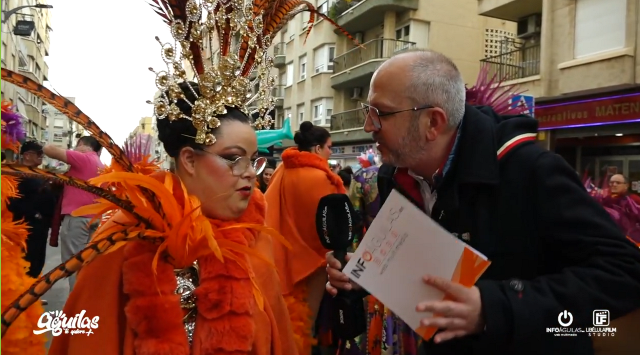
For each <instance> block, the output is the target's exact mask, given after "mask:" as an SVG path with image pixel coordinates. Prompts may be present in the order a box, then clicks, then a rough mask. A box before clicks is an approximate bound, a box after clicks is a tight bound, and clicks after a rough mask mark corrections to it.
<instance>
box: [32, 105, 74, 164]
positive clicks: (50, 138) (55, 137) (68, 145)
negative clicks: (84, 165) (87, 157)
mask: <svg viewBox="0 0 640 355" xmlns="http://www.w3.org/2000/svg"><path fill="white" fill-rule="evenodd" d="M67 99H68V100H69V101H71V102H73V103H75V102H76V99H75V98H74V97H67ZM42 115H43V116H44V122H45V125H44V131H43V132H42V142H43V143H45V144H51V145H54V146H56V147H59V148H63V149H72V148H73V147H75V144H76V140H77V139H78V138H80V137H81V136H82V135H83V134H84V128H83V127H82V126H80V125H79V124H77V123H75V122H73V121H72V120H70V119H69V118H68V117H67V116H66V115H65V114H64V113H62V112H60V111H58V110H57V109H55V108H54V107H52V106H50V105H47V104H46V103H45V104H43V105H42ZM43 164H44V165H45V166H46V167H48V168H52V169H58V170H66V169H67V168H68V166H67V164H65V163H63V162H60V161H58V160H55V159H50V158H48V157H45V158H44V161H43Z"/></svg>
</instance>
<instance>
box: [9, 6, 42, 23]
mask: <svg viewBox="0 0 640 355" xmlns="http://www.w3.org/2000/svg"><path fill="white" fill-rule="evenodd" d="M27 8H36V9H53V5H47V4H35V5H24V6H18V7H15V8H13V9H11V10H7V11H2V23H5V22H7V20H8V19H9V17H11V16H12V15H13V14H15V13H16V12H18V11H20V10H22V9H27Z"/></svg>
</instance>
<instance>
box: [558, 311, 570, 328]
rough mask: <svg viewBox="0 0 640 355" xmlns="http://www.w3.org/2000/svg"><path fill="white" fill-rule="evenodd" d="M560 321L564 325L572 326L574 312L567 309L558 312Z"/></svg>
mask: <svg viewBox="0 0 640 355" xmlns="http://www.w3.org/2000/svg"><path fill="white" fill-rule="evenodd" d="M558 323H559V324H560V325H561V326H563V327H568V326H570V325H571V323H573V314H571V312H569V311H567V310H566V309H565V310H564V312H560V314H558Z"/></svg>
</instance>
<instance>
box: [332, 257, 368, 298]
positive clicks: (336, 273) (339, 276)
mask: <svg viewBox="0 0 640 355" xmlns="http://www.w3.org/2000/svg"><path fill="white" fill-rule="evenodd" d="M351 255H353V253H347V256H346V257H345V260H346V261H349V259H351ZM342 266H343V265H340V262H339V261H338V259H336V258H334V257H333V252H332V251H330V252H328V253H327V275H329V282H327V287H326V289H327V292H329V294H330V295H332V296H335V295H337V294H338V290H339V289H340V290H345V291H351V290H359V289H360V286H358V285H357V284H355V283H352V282H350V281H349V276H347V275H346V274H345V273H343V272H342V271H340V270H341V269H342Z"/></svg>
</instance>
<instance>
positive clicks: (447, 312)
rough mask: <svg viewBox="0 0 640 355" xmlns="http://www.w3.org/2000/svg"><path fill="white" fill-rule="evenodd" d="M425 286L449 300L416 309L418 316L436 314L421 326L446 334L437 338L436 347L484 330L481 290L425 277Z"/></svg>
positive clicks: (421, 323)
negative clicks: (423, 313)
mask: <svg viewBox="0 0 640 355" xmlns="http://www.w3.org/2000/svg"><path fill="white" fill-rule="evenodd" d="M424 282H425V283H426V284H427V285H430V286H433V287H435V288H437V289H439V290H440V291H442V292H444V293H445V295H446V296H447V297H446V299H445V300H443V301H436V302H422V303H420V304H418V306H417V307H416V310H417V311H418V312H431V313H433V314H434V317H433V318H423V319H422V321H420V325H423V326H425V327H437V328H438V329H441V330H443V331H441V332H439V333H438V334H436V336H435V338H434V341H435V342H436V343H441V342H443V341H447V340H451V339H453V338H460V337H464V336H467V335H471V334H477V333H480V332H481V331H482V330H483V329H484V320H483V319H482V301H481V299H480V290H479V289H478V288H477V287H475V286H473V287H471V288H467V287H464V286H462V285H460V284H457V283H453V282H451V281H448V280H445V279H443V278H440V277H435V276H429V275H427V276H425V277H424ZM435 316H438V317H435Z"/></svg>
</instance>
